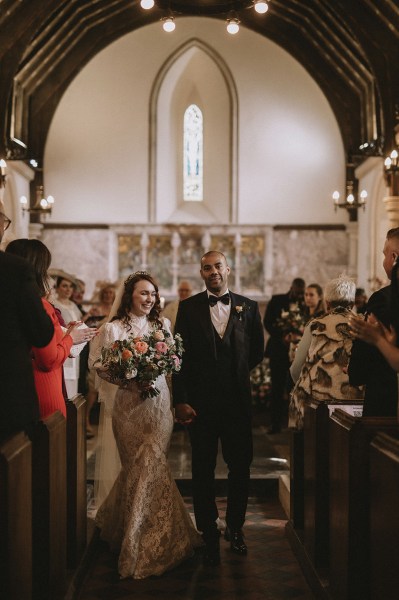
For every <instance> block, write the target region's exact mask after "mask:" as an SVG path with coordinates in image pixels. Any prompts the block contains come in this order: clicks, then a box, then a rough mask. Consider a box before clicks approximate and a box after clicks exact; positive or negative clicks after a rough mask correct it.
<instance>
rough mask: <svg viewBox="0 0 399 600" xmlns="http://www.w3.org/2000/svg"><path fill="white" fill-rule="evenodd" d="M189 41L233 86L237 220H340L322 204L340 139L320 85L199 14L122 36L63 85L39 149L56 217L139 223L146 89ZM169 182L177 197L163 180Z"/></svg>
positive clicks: (262, 46)
mask: <svg viewBox="0 0 399 600" xmlns="http://www.w3.org/2000/svg"><path fill="white" fill-rule="evenodd" d="M193 38H198V39H199V40H200V41H202V42H203V43H205V44H207V45H208V46H209V47H211V48H213V49H214V51H215V52H216V53H217V54H218V55H220V57H221V58H222V60H223V61H224V62H225V64H226V65H227V67H228V68H229V70H230V72H231V74H232V77H233V79H234V83H235V86H236V89H237V94H238V136H237V148H236V149H235V150H236V152H237V154H238V165H239V167H238V199H237V202H238V213H237V214H238V222H241V223H253V222H262V223H265V224H275V223H280V224H287V223H302V224H303V223H342V222H344V221H345V215H342V214H335V213H334V212H333V211H332V209H331V200H330V198H331V193H332V191H333V190H334V189H335V188H336V187H337V186H339V185H340V184H341V185H342V184H343V182H344V169H343V165H344V163H345V160H344V156H343V145H342V140H341V137H340V133H339V129H338V125H337V123H336V121H335V118H334V116H333V113H332V110H331V108H330V106H329V104H328V100H327V99H326V98H325V96H324V95H323V93H322V92H321V90H320V88H319V87H318V86H317V85H316V83H315V82H314V81H313V80H312V78H311V77H310V75H309V74H308V73H307V72H306V71H305V70H304V69H303V67H302V66H300V65H299V63H298V62H297V61H296V60H295V59H294V58H293V57H292V56H290V55H289V54H288V53H287V52H286V51H284V50H283V49H282V48H280V47H279V46H277V45H276V44H274V43H273V42H271V41H270V40H267V39H265V38H263V37H261V36H260V35H258V34H256V33H253V32H250V31H249V30H246V29H245V28H244V27H243V28H241V31H240V36H239V38H238V37H237V39H232V36H228V35H227V34H226V33H225V31H224V29H223V28H221V27H220V23H218V22H215V21H213V20H210V19H204V18H182V19H179V23H178V27H177V28H176V31H175V32H174V33H173V35H171V36H167V35H166V34H165V33H164V32H163V31H162V29H161V28H160V26H159V24H153V25H149V26H146V27H142V28H140V29H139V30H137V31H135V32H133V33H129V34H128V35H126V36H124V37H122V38H121V39H119V40H118V41H116V42H114V43H113V44H111V45H110V46H109V47H107V48H106V49H105V50H103V51H102V52H100V53H99V54H98V55H97V56H96V57H95V58H94V59H93V60H92V61H90V63H89V64H88V65H87V66H86V67H84V68H83V69H82V71H81V72H80V73H79V74H78V76H77V77H76V78H75V80H74V81H73V82H72V83H71V85H70V86H69V88H68V90H67V91H66V93H65V94H64V96H63V98H62V99H61V102H60V104H59V106H58V109H57V111H56V113H55V116H54V119H53V122H52V125H51V128H50V131H49V136H48V140H47V145H46V152H45V184H46V187H47V189H48V190H49V191H50V190H51V193H52V194H53V195H54V196H55V197H56V201H57V203H56V206H55V209H54V217H53V218H54V221H56V222H63V223H73V222H77V221H78V222H80V223H90V222H98V223H120V222H131V223H138V222H140V223H145V222H146V221H147V220H148V200H149V198H148V194H149V190H148V181H149V164H148V162H149V161H148V155H149V122H150V117H149V107H150V97H151V89H152V86H153V84H154V81H155V79H156V76H157V73H158V72H159V70H160V68H161V67H162V65H163V64H164V62H165V60H166V59H167V58H168V57H170V56H173V54H174V53H175V52H176V51H177V49H178V48H179V47H180V46H181V45H182V44H184V43H186V42H187V41H188V40H190V39H193ZM218 110H219V112H220V109H218ZM159 117H160V115H158V120H159ZM165 118H166V119H168V118H170V115H168V114H166V115H165ZM218 133H219V132H218V130H217V129H216V131H211V132H210V138H209V139H208V141H207V143H208V144H209V145H210V146H212V144H213V143H215V144H218V143H219V136H218ZM216 147H217V146H216ZM167 150H168V148H166V149H165V151H167ZM213 169H214V170H213V173H212V177H216V168H214V167H213ZM206 176H207V175H206ZM218 176H220V179H219V186H220V187H221V188H223V186H224V187H227V185H228V182H226V179H225V169H221V172H220V174H218ZM168 186H170V191H171V192H172V194H173V193H176V192H175V190H174V187H173V177H170V178H169V181H168ZM164 193H165V194H166V193H167V191H165V192H164ZM210 202H211V203H213V204H216V203H218V198H217V197H212V198H210ZM162 217H163V215H162ZM219 218H220V216H219V215H218V214H217V215H216V219H219Z"/></svg>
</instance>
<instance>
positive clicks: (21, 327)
mask: <svg viewBox="0 0 399 600" xmlns="http://www.w3.org/2000/svg"><path fill="white" fill-rule="evenodd" d="M4 210H5V209H4V205H3V202H2V200H1V199H0V241H1V239H2V237H3V233H4V231H5V229H6V228H7V227H8V224H9V223H10V222H11V221H10V219H8V217H6V215H5V213H4ZM0 282H1V294H0V315H1V316H0V322H1V337H0V380H1V385H0V441H1V442H2V441H4V440H5V439H7V438H8V437H9V436H11V435H13V434H14V433H17V432H18V431H22V430H25V431H26V432H27V433H30V432H31V431H32V426H33V425H34V423H35V422H36V421H37V420H38V418H39V409H38V402H37V394H36V391H35V384H34V379H33V371H32V361H31V357H30V347H31V346H32V344H35V345H36V346H45V345H46V344H48V343H49V341H50V340H51V338H52V337H53V334H54V328H53V325H52V322H51V319H50V318H49V317H48V315H47V314H46V311H45V310H44V308H43V305H42V303H41V301H40V296H39V290H38V288H37V285H36V282H35V277H34V273H33V269H32V267H31V265H30V264H29V263H28V262H27V261H26V260H24V259H22V258H20V257H19V256H12V255H11V254H6V253H5V252H2V251H0Z"/></svg>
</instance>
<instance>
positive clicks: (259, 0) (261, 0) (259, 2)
mask: <svg viewBox="0 0 399 600" xmlns="http://www.w3.org/2000/svg"><path fill="white" fill-rule="evenodd" d="M254 9H255V10H256V12H257V13H259V14H260V15H264V14H265V13H267V11H268V10H269V5H268V4H267V2H265V0H255V4H254Z"/></svg>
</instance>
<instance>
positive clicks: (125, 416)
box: [89, 271, 202, 579]
mask: <svg viewBox="0 0 399 600" xmlns="http://www.w3.org/2000/svg"><path fill="white" fill-rule="evenodd" d="M159 313H160V301H159V294H158V287H157V285H156V283H155V281H154V280H153V279H152V277H151V276H150V275H149V274H148V273H146V272H143V271H140V272H138V273H134V274H133V275H130V277H128V278H127V279H126V281H125V283H124V288H123V294H122V298H121V300H120V303H119V306H118V308H117V311H116V316H115V317H114V318H113V319H112V320H111V322H108V323H106V324H105V325H103V327H102V328H101V329H100V333H99V335H98V336H97V338H96V342H95V344H94V345H93V347H92V349H91V352H90V359H89V364H90V366H94V368H97V373H98V375H99V376H100V377H102V378H104V379H107V374H106V372H105V371H103V370H101V368H99V366H100V362H101V359H100V356H101V348H102V347H103V346H110V345H111V344H112V343H113V342H114V341H115V340H123V339H126V338H128V337H130V336H133V337H140V336H142V335H145V334H147V333H149V332H150V331H151V330H152V329H158V328H160V327H163V328H164V329H169V326H168V321H165V320H162V319H160V317H159ZM156 387H157V388H158V390H160V394H159V395H158V396H155V397H154V398H148V399H146V400H142V399H141V392H142V391H144V390H145V384H139V383H137V382H135V381H134V380H132V381H131V382H130V383H129V387H128V388H127V389H126V388H117V391H116V394H115V399H114V407H113V412H112V429H113V433H114V436H115V440H116V445H117V448H118V452H119V457H120V462H121V470H120V472H119V475H118V477H117V479H116V481H115V483H114V485H113V487H112V489H111V491H110V493H109V494H108V496H107V497H106V499H105V501H104V502H103V503H102V505H101V506H100V508H99V510H98V512H97V516H96V524H97V526H98V527H99V528H100V530H101V538H102V539H104V540H105V541H107V542H108V543H109V545H110V547H111V550H113V551H117V552H119V562H118V571H119V574H120V576H121V577H133V578H135V579H142V578H144V577H149V576H150V575H161V574H162V573H164V572H165V571H167V570H168V569H171V568H173V567H174V566H176V565H177V564H179V563H180V562H181V561H182V560H184V559H185V558H188V557H189V556H191V555H192V554H193V549H194V548H195V547H197V546H200V545H202V538H201V537H200V535H199V533H198V532H197V530H196V529H195V528H194V525H193V523H192V521H191V517H190V515H189V513H188V511H187V509H186V507H185V505H184V502H183V499H182V497H181V496H180V493H179V491H178V489H177V487H176V484H175V482H174V480H173V478H172V475H171V473H170V469H169V465H168V462H167V457H166V453H167V450H168V447H169V442H170V438H171V435H172V430H173V415H172V411H171V406H170V395H169V389H168V385H167V382H166V379H165V376H164V375H162V376H160V377H158V379H157V380H156Z"/></svg>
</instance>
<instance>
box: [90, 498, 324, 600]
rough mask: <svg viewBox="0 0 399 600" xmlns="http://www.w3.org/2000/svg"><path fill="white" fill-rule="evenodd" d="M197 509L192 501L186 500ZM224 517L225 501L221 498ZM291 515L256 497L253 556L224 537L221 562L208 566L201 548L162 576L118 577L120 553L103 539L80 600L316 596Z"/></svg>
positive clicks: (250, 519) (250, 526)
mask: <svg viewBox="0 0 399 600" xmlns="http://www.w3.org/2000/svg"><path fill="white" fill-rule="evenodd" d="M186 503H187V506H188V508H189V509H190V511H191V501H190V499H186ZM218 505H219V512H220V515H221V516H223V515H224V511H225V500H224V499H219V500H218ZM285 523H286V518H285V515H284V513H283V511H282V509H281V506H280V504H279V502H278V500H277V499H276V498H274V497H273V498H265V499H262V500H257V499H251V500H250V503H249V506H248V513H247V521H246V525H245V534H246V541H247V544H248V556H246V557H240V556H236V555H235V554H233V553H232V552H231V551H230V549H229V547H228V544H227V542H225V541H224V540H223V539H222V541H221V559H222V561H221V565H220V566H219V567H204V566H203V564H202V559H201V558H202V557H201V554H200V552H198V553H197V554H196V555H195V556H194V557H193V558H192V559H190V560H188V561H186V562H185V563H183V564H182V565H180V566H179V567H177V568H176V569H174V570H173V571H170V572H168V573H165V574H164V575H162V576H161V577H151V578H149V579H144V580H133V579H132V580H123V581H119V580H118V577H117V570H116V566H117V556H115V555H112V554H111V553H110V552H109V550H108V548H107V546H106V544H104V543H102V542H99V543H98V547H97V553H96V556H95V560H94V565H93V567H92V569H91V571H90V572H89V573H88V576H87V578H86V581H85V583H84V585H83V589H82V592H81V594H80V596H79V599H80V600H100V599H101V600H116V599H117V600H127V599H131V598H137V600H153V599H154V598H158V597H160V598H163V599H164V598H165V599H167V600H169V599H170V600H172V598H173V599H174V598H181V599H184V600H194V599H195V600H208V599H209V600H211V599H216V598H218V599H226V600H235V599H242V600H285V599H287V600H288V599H295V600H296V599H298V600H305V599H306V600H311V599H312V598H313V595H312V594H311V592H310V590H309V587H308V585H307V583H306V581H305V579H304V577H303V575H302V573H301V570H300V568H299V566H298V564H297V562H296V560H295V557H294V555H293V553H292V551H291V548H290V546H289V543H288V540H287V538H286V537H285V533H284V526H285Z"/></svg>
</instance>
